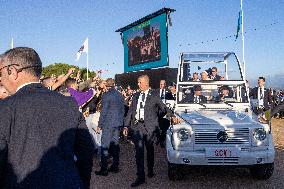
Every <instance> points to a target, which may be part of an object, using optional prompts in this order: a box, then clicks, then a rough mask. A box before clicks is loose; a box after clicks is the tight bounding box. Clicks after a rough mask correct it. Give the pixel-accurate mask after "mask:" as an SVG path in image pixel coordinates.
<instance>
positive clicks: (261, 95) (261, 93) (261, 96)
mask: <svg viewBox="0 0 284 189" xmlns="http://www.w3.org/2000/svg"><path fill="white" fill-rule="evenodd" d="M259 93H260V99H263V92H262V87H260V88H259Z"/></svg>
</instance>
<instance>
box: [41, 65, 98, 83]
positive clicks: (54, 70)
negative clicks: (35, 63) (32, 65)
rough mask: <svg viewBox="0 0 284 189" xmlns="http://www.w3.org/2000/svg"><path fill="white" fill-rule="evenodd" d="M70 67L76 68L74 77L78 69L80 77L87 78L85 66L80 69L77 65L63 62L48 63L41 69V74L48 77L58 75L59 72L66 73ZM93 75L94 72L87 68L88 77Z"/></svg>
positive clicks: (94, 74)
mask: <svg viewBox="0 0 284 189" xmlns="http://www.w3.org/2000/svg"><path fill="white" fill-rule="evenodd" d="M70 68H75V69H76V70H75V72H74V74H73V76H74V77H76V75H77V72H78V70H80V72H81V78H82V79H84V80H86V79H87V69H86V68H82V69H80V68H79V67H78V66H74V65H69V64H65V63H54V64H50V65H48V66H46V67H44V68H43V70H42V76H43V77H50V76H51V75H56V76H59V75H61V74H66V73H67V71H68V70H69V69H70ZM95 76H96V72H94V71H90V70H89V78H92V77H95Z"/></svg>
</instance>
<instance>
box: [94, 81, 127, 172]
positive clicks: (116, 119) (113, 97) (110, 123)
mask: <svg viewBox="0 0 284 189" xmlns="http://www.w3.org/2000/svg"><path fill="white" fill-rule="evenodd" d="M106 87H107V92H106V93H104V94H103V97H102V111H101V115H100V119H99V124H98V128H99V129H101V130H102V138H101V169H100V170H99V171H96V172H95V173H96V175H101V176H107V175H108V171H110V172H114V173H118V171H119V168H118V165H119V151H120V148H119V133H120V128H121V127H122V126H123V119H124V99H123V97H122V95H121V94H120V93H119V92H118V91H117V90H116V89H115V88H114V80H113V79H112V78H109V79H107V80H106ZM109 148H111V149H112V150H111V152H112V157H113V164H112V165H111V167H110V168H109V169H107V166H108V163H107V159H108V150H109Z"/></svg>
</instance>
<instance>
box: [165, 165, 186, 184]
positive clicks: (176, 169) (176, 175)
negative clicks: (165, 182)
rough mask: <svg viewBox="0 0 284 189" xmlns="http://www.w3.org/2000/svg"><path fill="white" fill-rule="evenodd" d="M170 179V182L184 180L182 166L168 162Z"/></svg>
mask: <svg viewBox="0 0 284 189" xmlns="http://www.w3.org/2000/svg"><path fill="white" fill-rule="evenodd" d="M168 177H169V179H170V180H172V181H175V180H182V179H183V178H184V174H183V169H182V165H177V164H173V163H170V162H168Z"/></svg>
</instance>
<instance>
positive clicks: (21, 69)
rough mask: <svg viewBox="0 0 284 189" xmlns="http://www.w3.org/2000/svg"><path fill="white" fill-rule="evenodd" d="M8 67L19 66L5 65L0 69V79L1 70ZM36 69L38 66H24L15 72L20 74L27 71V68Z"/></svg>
mask: <svg viewBox="0 0 284 189" xmlns="http://www.w3.org/2000/svg"><path fill="white" fill-rule="evenodd" d="M10 66H20V65H19V64H9V65H6V66H3V67H2V68H0V77H1V76H2V73H1V70H3V69H4V68H7V67H8V68H9V67H10ZM37 67H40V66H26V67H22V68H19V69H17V68H15V70H16V71H17V73H20V72H22V71H23V70H24V69H28V68H37Z"/></svg>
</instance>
